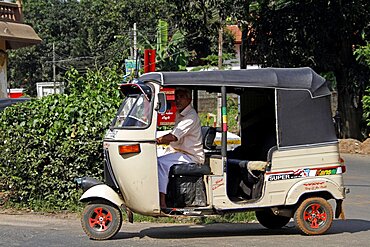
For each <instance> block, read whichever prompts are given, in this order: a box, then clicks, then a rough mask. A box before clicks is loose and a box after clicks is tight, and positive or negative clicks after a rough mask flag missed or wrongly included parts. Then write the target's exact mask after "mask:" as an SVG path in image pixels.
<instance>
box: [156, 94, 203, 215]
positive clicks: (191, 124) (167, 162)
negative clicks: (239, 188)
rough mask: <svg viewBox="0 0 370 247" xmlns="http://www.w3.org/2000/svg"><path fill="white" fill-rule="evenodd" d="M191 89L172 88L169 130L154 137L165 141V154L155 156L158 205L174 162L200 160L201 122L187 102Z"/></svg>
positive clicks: (161, 142) (163, 206) (163, 201)
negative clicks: (173, 110) (173, 106)
mask: <svg viewBox="0 0 370 247" xmlns="http://www.w3.org/2000/svg"><path fill="white" fill-rule="evenodd" d="M191 101H192V97H191V90H189V89H186V88H177V89H176V90H175V103H176V108H177V111H176V121H175V126H174V128H173V130H172V131H171V132H170V133H169V134H166V135H164V136H161V137H158V138H157V144H167V145H169V147H168V148H167V150H166V152H165V154H164V155H163V156H161V157H158V179H159V198H160V206H161V208H167V205H166V192H167V191H166V190H167V184H168V174H169V171H170V168H171V166H172V165H174V164H180V163H184V164H186V163H197V164H203V163H204V150H203V144H202V133H201V123H200V119H199V116H198V114H197V112H196V111H195V109H194V108H193V106H192V105H191Z"/></svg>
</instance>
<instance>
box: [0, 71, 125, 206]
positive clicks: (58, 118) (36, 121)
mask: <svg viewBox="0 0 370 247" xmlns="http://www.w3.org/2000/svg"><path fill="white" fill-rule="evenodd" d="M120 78H122V77H121V75H120V74H119V73H117V72H116V71H115V69H104V70H100V71H95V72H94V71H88V72H87V73H86V74H84V75H80V74H79V73H78V72H77V71H76V70H74V69H72V70H70V71H69V72H67V74H66V79H67V89H66V91H67V94H60V95H50V96H47V97H43V98H41V99H32V100H31V101H28V102H25V103H22V104H17V105H14V106H12V107H8V108H6V109H5V110H4V111H3V112H1V113H0V185H1V187H0V189H1V191H4V192H6V193H5V194H7V195H8V196H9V198H8V199H9V200H10V201H11V202H13V203H17V204H20V205H24V206H27V207H31V208H33V207H36V206H37V205H39V204H40V202H42V203H43V204H44V205H49V206H50V205H53V207H54V208H55V209H65V208H68V207H70V206H72V205H74V204H75V203H76V202H77V199H78V196H79V192H78V190H77V189H76V185H75V183H74V181H73V180H74V178H76V177H81V176H91V177H96V178H101V177H102V168H103V163H102V162H103V157H102V138H103V134H104V132H105V130H106V129H107V127H108V125H109V124H110V121H111V119H112V118H113V116H114V114H115V112H116V111H117V108H118V107H119V104H120V102H121V99H120V93H119V90H118V86H117V83H119V82H120Z"/></svg>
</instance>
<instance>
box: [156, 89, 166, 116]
mask: <svg viewBox="0 0 370 247" xmlns="http://www.w3.org/2000/svg"><path fill="white" fill-rule="evenodd" d="M156 110H157V111H158V113H161V114H163V113H165V112H166V110H167V100H166V94H165V93H162V92H159V93H158V105H157V108H156Z"/></svg>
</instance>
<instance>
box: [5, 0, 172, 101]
mask: <svg viewBox="0 0 370 247" xmlns="http://www.w3.org/2000/svg"><path fill="white" fill-rule="evenodd" d="M23 3H24V5H23V12H24V20H25V22H26V23H27V24H30V25H31V26H33V28H34V29H35V31H36V32H37V33H38V35H39V36H40V37H41V38H42V40H43V42H42V43H41V44H40V45H37V46H33V47H30V48H24V49H19V50H15V51H12V52H10V59H9V61H10V64H9V83H10V85H11V86H12V87H19V86H22V87H26V88H27V89H28V94H30V95H31V96H34V95H35V85H34V84H35V83H36V82H39V81H51V80H52V78H53V70H52V60H53V49H52V47H53V43H54V45H55V53H56V61H57V62H56V65H57V71H56V72H57V80H61V79H62V77H63V75H64V73H65V72H66V71H67V70H68V69H69V68H70V67H74V68H76V69H77V70H79V71H80V72H85V71H86V70H87V68H101V67H105V66H113V65H116V64H118V65H119V67H120V68H123V65H124V59H125V58H127V57H128V55H129V51H130V47H131V46H132V31H131V30H130V29H131V28H132V25H133V23H134V22H136V23H137V24H138V29H139V30H140V32H142V33H144V34H146V35H148V36H152V37H154V36H155V28H156V23H157V21H158V20H159V19H163V20H168V19H169V18H171V16H170V15H168V13H171V12H170V11H169V10H170V9H171V6H172V5H171V3H169V2H167V1H166V0H150V1H149V0H128V1H124V0H80V1H79V0H68V1H66V0H32V1H31V0H25V1H23ZM153 32H154V33H153ZM118 35H121V36H125V37H126V38H125V39H116V38H115V37H116V36H118Z"/></svg>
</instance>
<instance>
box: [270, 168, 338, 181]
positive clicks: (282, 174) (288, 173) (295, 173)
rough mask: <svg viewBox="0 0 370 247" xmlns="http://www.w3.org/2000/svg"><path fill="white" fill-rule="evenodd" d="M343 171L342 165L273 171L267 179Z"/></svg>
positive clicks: (301, 176) (284, 178) (314, 175)
mask: <svg viewBox="0 0 370 247" xmlns="http://www.w3.org/2000/svg"><path fill="white" fill-rule="evenodd" d="M341 173H342V167H340V166H336V167H325V168H313V169H312V168H311V169H308V168H305V169H298V170H296V171H285V172H276V173H275V172H272V173H267V174H266V175H269V176H268V177H267V181H279V180H287V179H294V178H304V177H316V176H327V175H336V174H341Z"/></svg>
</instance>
